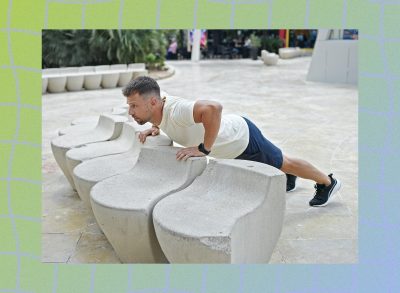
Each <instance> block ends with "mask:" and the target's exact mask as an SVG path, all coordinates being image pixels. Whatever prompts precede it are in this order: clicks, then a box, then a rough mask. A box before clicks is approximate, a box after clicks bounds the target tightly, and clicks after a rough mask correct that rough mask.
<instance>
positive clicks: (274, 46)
mask: <svg viewBox="0 0 400 293" xmlns="http://www.w3.org/2000/svg"><path fill="white" fill-rule="evenodd" d="M282 47H283V40H282V39H280V38H276V37H270V36H266V37H263V38H261V48H262V49H265V50H267V51H268V52H271V53H277V54H278V52H279V48H282Z"/></svg>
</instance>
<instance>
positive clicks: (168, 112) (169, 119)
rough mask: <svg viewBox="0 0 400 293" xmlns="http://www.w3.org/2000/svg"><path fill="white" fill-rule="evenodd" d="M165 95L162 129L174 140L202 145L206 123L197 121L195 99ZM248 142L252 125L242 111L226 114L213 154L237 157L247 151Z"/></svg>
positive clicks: (213, 147)
mask: <svg viewBox="0 0 400 293" xmlns="http://www.w3.org/2000/svg"><path fill="white" fill-rule="evenodd" d="M165 97H166V100H165V103H164V109H163V117H162V120H161V123H160V125H159V127H160V129H161V130H162V131H164V132H165V133H166V134H167V135H168V136H169V137H170V138H171V139H172V140H173V141H175V142H176V143H179V144H180V145H183V146H185V147H192V146H198V145H199V144H200V143H202V142H204V126H203V123H196V122H194V117H193V108H194V104H195V102H194V101H188V100H185V99H182V98H179V97H174V96H165ZM248 143H249V128H248V126H247V123H246V121H245V120H244V119H243V118H242V117H240V116H238V115H234V114H229V115H223V116H222V118H221V125H220V128H219V132H218V136H217V138H216V140H215V142H214V145H213V146H212V148H211V153H210V156H213V157H215V158H221V159H234V158H236V157H237V156H239V155H240V154H241V153H243V151H244V150H245V149H246V147H247V145H248Z"/></svg>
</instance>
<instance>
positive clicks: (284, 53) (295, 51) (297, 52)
mask: <svg viewBox="0 0 400 293" xmlns="http://www.w3.org/2000/svg"><path fill="white" fill-rule="evenodd" d="M301 55H302V53H301V49H300V48H299V47H295V48H293V47H290V48H280V49H279V57H280V58H282V59H290V58H296V57H299V56H301Z"/></svg>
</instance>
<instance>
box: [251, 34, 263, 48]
mask: <svg viewBox="0 0 400 293" xmlns="http://www.w3.org/2000/svg"><path fill="white" fill-rule="evenodd" d="M250 42H251V46H252V47H253V48H260V47H261V39H260V37H258V36H257V35H256V34H255V33H252V34H251V35H250Z"/></svg>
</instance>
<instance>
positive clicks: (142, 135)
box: [139, 126, 160, 143]
mask: <svg viewBox="0 0 400 293" xmlns="http://www.w3.org/2000/svg"><path fill="white" fill-rule="evenodd" d="M159 134H160V129H159V128H158V127H155V126H153V127H152V128H150V129H147V130H145V131H141V132H139V140H140V142H141V143H144V142H145V141H146V137H148V136H149V135H151V136H156V135H159Z"/></svg>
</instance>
